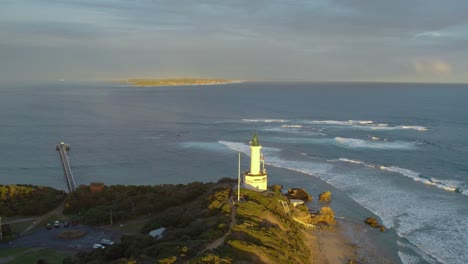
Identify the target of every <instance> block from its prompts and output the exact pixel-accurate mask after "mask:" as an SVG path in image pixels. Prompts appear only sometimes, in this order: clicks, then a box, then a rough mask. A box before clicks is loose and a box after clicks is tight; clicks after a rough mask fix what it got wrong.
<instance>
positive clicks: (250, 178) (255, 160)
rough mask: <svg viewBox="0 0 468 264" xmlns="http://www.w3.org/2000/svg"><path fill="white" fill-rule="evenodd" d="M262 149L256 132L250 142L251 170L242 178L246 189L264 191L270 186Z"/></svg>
mask: <svg viewBox="0 0 468 264" xmlns="http://www.w3.org/2000/svg"><path fill="white" fill-rule="evenodd" d="M261 149H262V146H260V144H259V142H258V136H257V134H254V136H253V138H252V141H251V142H250V171H247V172H245V173H244V175H243V180H242V182H243V183H242V186H243V188H244V189H249V190H254V191H259V192H263V191H266V190H267V188H268V175H267V172H266V169H265V160H264V159H263V154H262V153H261Z"/></svg>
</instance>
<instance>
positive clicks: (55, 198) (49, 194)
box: [0, 184, 66, 217]
mask: <svg viewBox="0 0 468 264" xmlns="http://www.w3.org/2000/svg"><path fill="white" fill-rule="evenodd" d="M65 195H66V193H65V192H64V191H59V190H56V189H54V188H50V187H45V186H35V185H23V184H18V185H0V216H7V217H8V216H30V215H39V214H43V213H45V212H47V211H50V210H52V209H54V208H55V207H57V206H58V205H59V204H60V203H61V202H62V201H63V199H64V198H65Z"/></svg>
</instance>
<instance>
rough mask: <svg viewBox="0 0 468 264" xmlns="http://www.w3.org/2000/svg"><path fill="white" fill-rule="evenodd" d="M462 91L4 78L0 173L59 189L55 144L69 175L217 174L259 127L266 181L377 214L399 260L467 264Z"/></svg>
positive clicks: (353, 212) (229, 172)
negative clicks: (391, 234) (324, 194)
mask: <svg viewBox="0 0 468 264" xmlns="http://www.w3.org/2000/svg"><path fill="white" fill-rule="evenodd" d="M467 98H468V87H467V86H466V85H444V84H356V83H355V84H344V83H339V84H338V83H337V84H332V83H328V84H318V83H316V84H305V83H304V84H293V83H282V84H278V83H276V84H271V83H243V84H230V85H218V86H186V87H154V88H144V87H143V88H134V87H127V86H120V85H115V84H102V83H99V84H96V83H86V84H83V83H75V84H73V83H63V82H61V83H55V84H54V83H52V84H36V85H3V86H0V124H1V129H0V147H1V151H0V177H1V178H0V179H1V183H4V184H6V183H32V184H42V185H49V186H52V187H56V188H61V189H65V186H66V185H65V182H64V177H63V172H62V168H61V167H60V166H61V165H60V162H59V157H58V154H57V153H56V150H55V144H57V143H59V142H60V141H65V143H67V144H70V145H71V151H70V161H71V165H72V169H73V171H74V174H75V178H76V179H75V180H76V182H77V184H89V183H90V182H104V183H106V184H159V183H186V182H191V181H216V180H217V179H219V178H221V177H235V176H236V173H237V171H236V169H237V164H236V162H237V161H236V155H237V152H242V153H244V154H246V155H244V156H243V160H242V161H243V167H244V169H247V166H248V160H247V154H249V149H248V145H247V142H248V140H249V139H250V138H251V136H252V133H253V132H254V131H256V132H258V134H259V137H260V142H261V144H262V145H263V146H264V148H263V150H264V153H265V158H266V161H267V163H268V164H269V166H268V168H269V171H270V184H282V185H284V186H285V187H298V186H295V185H296V184H300V186H302V187H305V188H306V189H308V190H309V191H323V190H317V184H320V183H319V182H318V181H317V179H321V180H323V181H325V182H327V183H329V184H330V185H332V186H333V187H331V186H330V188H334V190H335V191H336V192H337V196H338V197H340V199H341V201H340V202H337V203H336V204H335V206H336V212H337V215H339V216H342V217H345V218H349V219H355V220H356V221H358V220H359V219H362V218H364V217H366V216H368V215H364V214H365V212H367V210H369V211H370V212H372V213H374V214H375V215H377V216H378V217H379V218H380V219H381V220H382V221H383V224H384V225H385V226H386V227H387V228H390V229H391V230H394V231H395V232H396V234H397V236H396V238H395V239H394V241H393V242H388V243H389V244H388V246H389V247H394V248H395V252H396V253H395V254H397V255H398V256H399V258H400V259H401V261H402V262H404V263H439V262H442V263H468V251H466V250H465V249H466V246H465V245H466V243H468V221H467V219H468V140H466V135H468V104H467V103H466V101H467ZM281 168H282V169H281ZM298 172H300V173H298ZM325 188H326V187H325ZM335 188H336V189H335ZM332 206H334V205H332ZM361 206H362V207H361ZM370 212H369V213H370ZM383 236H385V235H383ZM387 236H388V235H387ZM395 240H396V241H395Z"/></svg>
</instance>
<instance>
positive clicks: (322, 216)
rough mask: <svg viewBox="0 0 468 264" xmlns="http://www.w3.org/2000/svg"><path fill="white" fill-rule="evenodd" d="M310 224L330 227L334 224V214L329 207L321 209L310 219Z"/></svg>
mask: <svg viewBox="0 0 468 264" xmlns="http://www.w3.org/2000/svg"><path fill="white" fill-rule="evenodd" d="M311 223H312V224H325V225H328V226H332V225H334V224H336V221H335V212H333V210H332V209H331V208H330V207H322V209H320V212H319V213H318V214H317V215H314V216H312V217H311Z"/></svg>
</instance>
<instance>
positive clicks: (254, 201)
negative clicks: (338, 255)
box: [9, 178, 336, 264]
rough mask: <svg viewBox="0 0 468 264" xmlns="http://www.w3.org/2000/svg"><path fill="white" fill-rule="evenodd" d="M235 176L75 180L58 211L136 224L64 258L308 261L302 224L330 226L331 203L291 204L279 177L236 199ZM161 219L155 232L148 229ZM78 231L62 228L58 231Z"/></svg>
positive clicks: (298, 192)
mask: <svg viewBox="0 0 468 264" xmlns="http://www.w3.org/2000/svg"><path fill="white" fill-rule="evenodd" d="M236 183H237V181H235V180H233V179H229V178H223V179H221V180H219V181H218V182H217V183H200V182H193V183H189V184H165V185H156V186H123V185H115V186H102V188H99V189H93V188H90V186H84V185H82V186H80V187H79V188H77V189H76V190H75V191H74V192H72V193H69V194H68V195H66V198H65V199H64V200H63V199H62V200H61V201H63V202H64V211H63V212H64V213H65V214H67V215H69V216H70V215H73V218H74V219H77V220H78V221H79V222H80V223H84V224H88V225H98V226H101V227H102V228H104V229H106V228H110V229H112V228H116V227H117V226H123V225H127V224H129V225H131V224H132V223H133V222H138V223H141V224H140V225H139V228H138V229H135V230H136V232H130V233H128V232H126V233H125V234H124V235H122V236H121V237H120V241H119V242H118V243H116V244H115V245H113V246H109V247H106V248H104V249H96V250H92V251H88V252H79V253H77V254H76V255H74V256H68V257H66V258H65V259H64V260H63V263H69V264H71V263H74V264H81V263H313V254H314V253H313V251H312V249H311V245H310V236H311V234H308V233H307V232H306V230H307V229H309V228H314V229H317V230H319V229H321V228H329V227H331V226H333V225H334V224H335V223H336V222H335V219H334V213H333V210H332V209H331V208H329V207H322V209H321V210H320V211H319V212H317V213H315V214H311V213H310V212H309V209H308V208H307V206H305V205H297V207H293V206H291V205H290V204H289V201H288V197H287V196H285V195H284V194H283V193H282V186H279V185H277V186H270V191H267V192H261V193H260V192H255V191H250V190H245V189H242V190H241V199H240V201H237V199H236V198H237V193H236V188H233V187H234V186H235V184H236ZM292 190H294V191H292ZM292 190H289V192H288V193H289V196H291V194H292V195H293V197H296V198H298V197H300V198H303V199H304V200H306V201H307V200H309V199H311V197H312V196H311V195H310V194H308V193H307V192H305V190H303V189H297V188H294V189H292ZM9 193H10V192H9ZM29 199H30V200H31V199H33V198H31V197H30V198H29ZM111 222H113V225H109V224H110V223H111ZM163 227H164V228H165V231H164V233H163V236H162V238H160V239H157V238H153V237H151V236H149V235H148V234H149V232H150V231H154V230H156V229H160V228H163ZM85 235H86V233H83V232H82V231H79V230H74V229H68V230H63V231H62V232H60V233H59V234H58V235H57V237H58V238H61V239H64V240H70V239H76V238H79V237H82V236H85Z"/></svg>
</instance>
